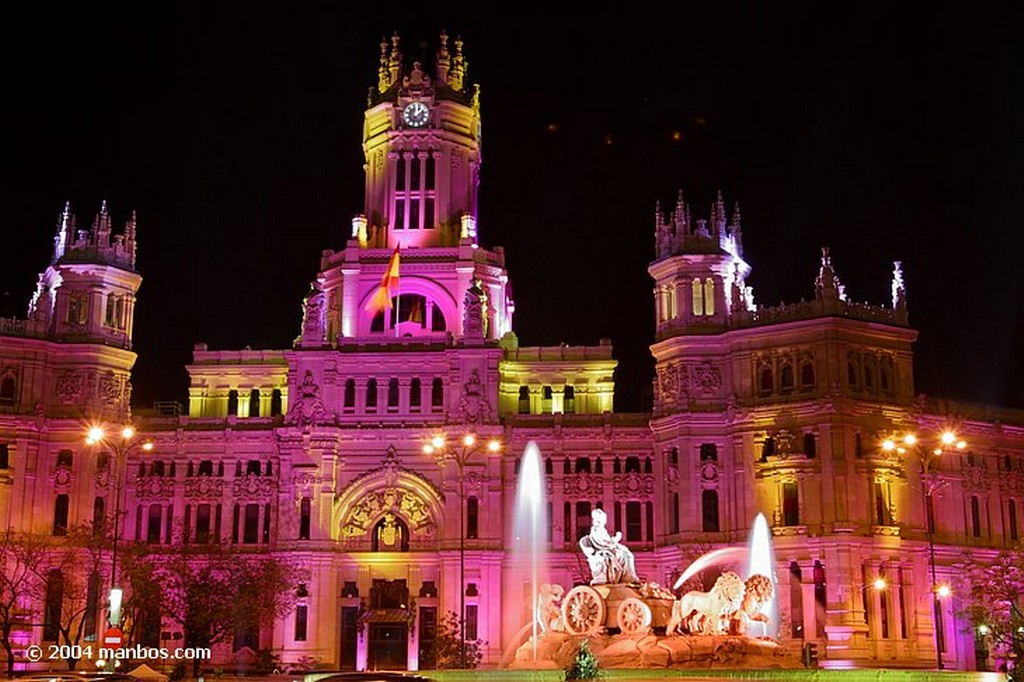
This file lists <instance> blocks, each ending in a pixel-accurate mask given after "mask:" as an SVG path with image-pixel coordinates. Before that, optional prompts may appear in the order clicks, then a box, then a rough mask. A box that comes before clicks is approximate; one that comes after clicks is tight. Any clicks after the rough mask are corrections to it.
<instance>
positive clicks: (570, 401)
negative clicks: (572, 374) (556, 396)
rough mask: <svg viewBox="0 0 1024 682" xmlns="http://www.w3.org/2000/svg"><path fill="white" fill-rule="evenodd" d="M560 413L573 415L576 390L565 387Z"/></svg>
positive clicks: (571, 387)
mask: <svg viewBox="0 0 1024 682" xmlns="http://www.w3.org/2000/svg"><path fill="white" fill-rule="evenodd" d="M562 411H563V412H565V413H566V414H574V413H575V412H576V388H575V387H573V386H566V387H565V394H564V395H563V401H562Z"/></svg>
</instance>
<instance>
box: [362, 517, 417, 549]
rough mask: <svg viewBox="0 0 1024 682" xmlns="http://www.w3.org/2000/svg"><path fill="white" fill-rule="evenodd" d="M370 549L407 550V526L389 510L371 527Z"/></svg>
mask: <svg viewBox="0 0 1024 682" xmlns="http://www.w3.org/2000/svg"><path fill="white" fill-rule="evenodd" d="M371 549H372V550H373V551H374V552H408V551H409V526H407V525H405V521H403V520H402V519H400V518H399V517H398V516H396V515H395V514H392V513H390V512H388V513H386V514H384V516H383V517H381V520H380V521H378V522H377V525H375V526H374V527H373V534H372V538H371Z"/></svg>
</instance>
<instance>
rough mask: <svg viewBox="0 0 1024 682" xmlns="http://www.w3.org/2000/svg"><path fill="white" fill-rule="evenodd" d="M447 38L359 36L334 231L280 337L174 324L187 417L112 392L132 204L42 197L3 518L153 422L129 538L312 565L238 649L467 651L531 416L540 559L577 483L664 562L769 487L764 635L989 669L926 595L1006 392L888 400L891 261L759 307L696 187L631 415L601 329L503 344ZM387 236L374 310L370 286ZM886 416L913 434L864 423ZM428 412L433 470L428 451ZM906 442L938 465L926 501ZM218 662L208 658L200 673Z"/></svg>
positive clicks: (50, 514) (48, 523) (663, 241)
mask: <svg viewBox="0 0 1024 682" xmlns="http://www.w3.org/2000/svg"><path fill="white" fill-rule="evenodd" d="M440 45H441V48H440V50H439V51H438V53H437V58H436V63H434V64H432V65H431V66H432V67H433V68H429V67H428V66H426V65H423V64H421V63H419V62H417V63H409V61H408V60H403V58H402V55H401V49H400V45H399V42H398V39H397V37H396V38H394V39H393V41H391V42H387V43H384V44H382V46H381V50H382V53H381V63H380V69H379V73H378V78H377V81H378V82H377V84H376V86H375V87H374V88H373V89H372V91H371V96H370V101H369V105H368V109H367V110H366V116H365V122H364V127H363V148H364V150H365V158H366V163H365V169H366V201H365V209H364V211H363V212H362V213H361V214H360V215H358V216H356V217H355V218H354V219H353V221H352V225H351V232H350V233H349V232H348V230H347V229H346V235H345V237H346V239H347V241H346V242H345V245H344V248H342V249H341V250H339V251H325V252H324V254H323V256H322V259H321V265H320V270H319V272H318V273H316V275H315V278H314V279H313V282H312V285H311V287H310V291H309V294H308V296H307V297H306V299H305V301H304V318H303V322H302V326H301V330H300V333H299V336H298V337H297V338H296V339H295V342H294V344H293V346H292V347H291V348H288V349H278V350H250V349H248V348H247V349H244V350H215V349H210V348H208V347H207V346H206V345H205V344H203V343H197V344H196V345H195V350H194V353H193V359H192V362H191V364H190V365H189V366H188V373H189V376H190V387H189V403H188V408H187V413H186V414H166V413H165V414H160V413H158V412H155V411H145V410H136V412H135V414H134V415H133V414H132V410H131V407H130V389H131V384H130V376H131V370H132V367H133V364H134V361H135V354H134V353H133V351H132V320H133V311H134V306H135V301H136V292H137V290H138V288H139V285H140V282H141V278H140V275H139V274H138V273H137V272H136V270H135V249H136V247H135V221H134V218H132V219H130V220H129V221H128V223H127V226H126V228H125V229H124V230H123V231H120V232H118V233H116V234H115V233H114V230H113V229H112V223H111V217H110V215H109V214H108V212H107V209H106V206H104V207H103V209H102V210H101V213H100V214H99V216H98V217H97V219H96V221H95V222H94V223H93V225H92V228H91V229H86V230H78V229H77V228H76V225H75V223H74V218H73V217H72V215H71V212H70V210H65V211H64V212H63V213H62V215H61V216H60V220H59V225H58V232H57V236H56V239H55V246H54V251H53V258H52V261H51V263H50V265H49V266H48V267H47V268H46V270H45V272H44V273H43V274H42V275H41V276H40V279H39V285H38V291H37V293H36V295H35V296H34V297H33V298H32V300H31V303H30V305H29V310H28V315H27V318H26V319H4V320H2V321H0V522H2V523H3V524H4V527H5V528H12V529H15V530H20V531H27V532H33V533H38V534H44V535H60V534H61V533H63V532H64V529H66V528H68V527H70V526H73V525H74V524H77V523H81V522H89V521H91V520H92V519H94V518H97V516H99V517H102V516H103V515H107V516H109V515H110V514H111V513H112V511H113V510H114V509H115V506H116V505H115V501H114V500H113V499H112V495H113V490H114V488H115V485H114V483H113V482H112V481H113V480H115V478H114V477H115V476H117V475H118V474H119V473H120V472H117V471H112V466H111V464H110V462H111V459H110V458H109V457H106V458H104V457H100V456H99V453H97V452H96V449H95V448H90V447H88V446H86V444H85V443H84V438H83V425H84V424H85V423H86V421H87V420H90V419H95V420H101V421H103V422H104V423H106V424H108V425H121V424H125V423H127V422H128V421H129V420H131V419H133V417H134V424H135V426H136V428H138V429H139V431H140V433H142V434H144V435H145V436H146V437H147V438H150V439H152V441H153V442H154V445H155V447H154V449H153V451H152V452H142V451H141V449H138V450H136V451H133V452H131V453H130V454H129V456H128V461H127V464H126V467H125V469H124V476H125V490H124V502H123V505H122V508H123V509H124V513H123V523H122V524H121V525H122V531H121V538H122V540H123V541H139V542H144V543H151V544H153V545H157V546H164V547H168V546H172V545H174V544H178V543H183V542H193V543H194V542H197V541H208V540H209V539H211V538H218V539H219V540H220V542H222V543H226V544H228V545H233V546H236V547H238V548H239V549H240V550H241V551H267V552H271V553H273V554H275V555H278V556H282V557H286V558H287V559H288V560H289V561H291V562H294V563H296V564H298V565H300V566H302V567H305V568H306V569H308V571H309V576H310V578H309V582H308V583H306V584H304V585H302V586H301V588H300V587H299V586H297V587H296V589H297V591H298V593H299V595H300V596H299V597H298V603H297V605H296V608H295V609H294V610H292V611H291V613H289V615H287V616H285V617H284V618H282V619H281V620H279V621H277V622H274V623H268V624H267V625H266V627H264V628H263V630H262V631H261V632H259V633H255V634H254V635H253V636H252V637H251V638H250V639H249V640H248V641H246V642H245V643H246V644H248V645H249V646H250V647H251V648H254V649H255V648H268V649H272V650H274V651H275V652H277V653H279V654H280V656H281V660H282V661H283V662H284V663H286V664H287V663H289V662H294V661H297V660H298V659H300V658H301V657H305V656H309V657H314V658H316V659H317V660H318V661H319V662H320V663H321V664H322V665H323V666H325V667H329V668H343V669H352V668H359V669H365V668H368V667H369V668H374V667H397V668H409V669H416V668H419V667H427V666H429V665H431V661H430V653H429V651H430V643H431V639H432V638H433V636H434V633H435V630H436V624H437V622H438V620H439V619H440V618H441V617H442V616H443V615H444V613H446V612H448V611H455V612H457V611H459V610H460V606H461V604H462V603H463V602H464V604H465V607H466V620H467V630H468V635H469V637H470V638H477V637H478V638H480V639H481V640H483V641H484V642H485V643H486V644H485V646H484V653H485V655H484V665H491V666H493V665H497V664H498V663H499V661H500V659H501V656H502V654H503V650H504V647H505V646H506V645H508V644H509V643H510V640H511V639H512V638H513V635H514V634H515V633H516V632H517V631H518V630H519V628H520V627H521V626H522V625H523V624H524V623H526V622H528V619H529V617H530V607H529V596H528V592H527V591H526V590H525V586H526V585H527V579H526V578H525V576H524V573H523V572H522V571H521V570H520V565H519V563H518V562H517V559H516V556H515V554H514V552H513V551H512V548H513V545H514V544H515V543H514V538H513V531H512V524H513V507H514V500H515V490H516V482H517V476H516V474H517V467H518V458H519V456H520V454H521V453H522V452H523V449H524V447H525V445H526V444H527V442H529V441H531V440H532V441H536V442H537V443H538V445H539V446H540V449H541V451H542V453H543V457H544V462H545V480H546V491H545V492H546V499H547V502H546V505H547V511H548V513H547V520H546V527H545V528H544V530H543V532H544V533H546V540H547V545H548V548H549V553H548V555H547V579H548V580H551V581H552V582H559V583H561V584H562V585H564V586H565V587H566V588H568V587H569V586H571V584H572V583H573V582H575V581H580V580H582V579H583V577H584V570H583V569H584V566H585V565H586V564H585V561H584V560H583V558H582V556H581V554H580V552H579V549H578V546H577V540H578V538H579V537H581V535H582V534H585V533H586V532H587V530H588V529H589V525H590V512H591V510H592V509H594V508H596V507H601V508H603V509H604V510H605V511H606V512H607V514H608V518H609V524H610V526H611V530H612V531H613V532H614V531H616V530H618V531H621V532H622V534H623V539H624V542H625V543H626V544H627V545H628V546H629V547H630V548H631V549H632V550H633V552H634V553H635V555H636V560H637V568H638V572H639V574H640V575H641V576H642V577H645V578H647V579H649V580H654V581H657V582H660V583H663V584H665V583H668V584H671V582H672V580H673V578H674V577H675V575H676V574H677V571H678V570H679V569H680V567H681V565H683V564H686V563H687V562H688V561H689V560H692V559H693V558H695V557H696V556H697V555H698V554H700V553H702V552H703V551H706V550H708V549H711V548H713V547H717V546H725V545H736V544H741V543H745V542H746V541H747V536H748V532H749V529H750V527H751V524H752V521H753V519H754V517H755V515H756V514H757V513H758V512H763V513H764V514H765V515H766V517H767V518H768V520H769V524H770V525H771V527H772V530H773V533H774V548H775V558H776V562H777V564H776V570H777V578H778V606H779V612H780V616H781V617H780V623H779V624H780V631H779V637H780V638H781V639H782V640H784V641H788V642H792V643H793V644H794V647H796V646H798V644H799V642H800V640H804V641H813V642H816V643H818V647H819V657H820V660H821V662H822V664H823V665H826V666H829V665H831V666H848V665H863V666H869V665H870V666H897V667H922V668H926V667H934V666H935V665H936V662H937V660H936V658H937V657H936V642H941V648H942V655H943V662H944V665H945V666H946V667H947V668H958V669H974V668H976V667H983V666H985V665H991V662H988V663H986V662H985V660H984V658H985V656H984V654H982V655H980V656H979V655H978V653H977V651H978V650H979V647H978V641H977V640H976V637H975V635H974V633H972V632H971V631H969V630H968V629H967V628H966V626H965V624H964V623H963V622H962V621H960V620H959V619H958V618H957V616H956V610H957V596H956V593H955V592H954V593H953V594H952V595H950V596H948V597H944V598H941V599H938V600H934V601H935V602H937V606H936V605H935V604H934V603H933V591H932V588H933V585H944V584H954V583H955V573H956V569H955V566H956V564H957V563H958V562H960V561H962V560H963V556H964V553H965V551H969V552H971V555H972V556H973V557H974V558H975V560H982V561H984V560H989V559H991V558H992V557H994V556H995V555H996V554H997V553H998V552H1000V551H1002V550H1006V549H1007V548H1009V547H1011V546H1013V545H1015V544H1016V543H1017V540H1018V536H1019V533H1020V532H1022V528H1021V526H1022V524H1024V517H1022V516H1021V513H1022V507H1024V414H1021V413H1020V412H1011V411H1008V410H1002V411H1000V410H999V409H997V408H993V407H991V406H988V407H984V406H982V407H978V406H970V405H967V404H943V405H941V406H939V405H936V404H933V403H929V402H924V401H920V400H917V399H916V398H915V393H914V385H913V358H912V352H911V347H912V344H913V342H914V340H915V337H916V332H915V331H914V330H913V329H912V328H911V327H910V326H909V324H908V316H907V305H906V295H905V290H904V285H903V281H902V275H901V272H900V268H899V264H897V265H896V267H895V269H894V273H893V279H892V301H891V303H889V304H887V305H884V306H882V305H877V306H876V305H868V304H865V303H857V302H854V301H853V300H852V299H851V298H849V297H848V295H847V293H846V292H845V291H844V287H843V285H842V284H841V283H840V280H839V277H838V275H837V272H836V269H835V268H834V267H833V265H832V262H831V260H830V256H829V254H828V252H827V251H825V252H824V253H823V256H822V260H821V268H820V274H819V276H818V278H817V280H816V281H815V282H813V283H811V282H809V283H808V285H809V286H808V291H809V294H810V293H813V297H812V298H810V300H807V301H801V302H800V303H796V304H792V305H782V306H779V307H764V306H757V305H755V304H754V300H753V293H752V290H751V288H750V287H749V286H748V285H747V284H746V282H747V281H748V277H749V274H750V267H749V265H748V264H747V262H746V261H745V260H744V255H743V247H742V236H741V229H740V216H739V213H738V210H735V211H728V210H727V209H726V207H725V205H724V204H723V202H722V200H721V198H720V197H719V199H718V200H717V201H715V202H713V204H712V208H711V210H710V214H709V215H707V217H706V218H705V217H700V218H697V217H694V216H691V212H690V209H689V208H688V206H687V205H686V204H685V202H683V201H682V199H681V198H680V200H679V201H678V203H676V205H675V206H674V208H673V209H672V210H671V211H667V212H664V211H660V210H659V212H658V214H657V216H656V224H655V233H656V239H655V241H656V257H655V260H654V261H653V263H652V264H651V265H650V268H649V273H650V276H651V277H652V278H653V280H654V305H655V309H656V320H657V327H656V330H655V335H656V336H655V342H654V344H653V345H652V346H651V350H652V352H653V354H654V357H655V359H656V377H655V379H654V396H655V397H654V406H653V412H652V413H644V414H617V413H614V412H613V409H612V408H613V395H614V380H613V376H614V371H615V368H616V361H615V360H614V358H613V353H612V347H611V345H610V343H609V342H607V341H604V340H602V341H601V342H600V343H599V344H598V345H593V346H566V345H562V346H553V347H536V346H525V345H519V342H518V340H517V338H516V336H515V334H514V333H513V332H512V330H513V325H512V318H513V311H514V305H513V299H512V291H511V288H510V284H509V277H508V273H507V271H506V267H505V257H504V253H503V251H502V250H501V248H499V247H494V248H492V249H489V248H486V247H485V246H484V245H483V243H482V242H481V241H480V240H479V239H478V228H477V219H476V217H477V187H478V178H479V169H480V163H481V148H480V123H481V116H480V105H479V99H478V93H477V90H476V89H475V88H474V87H472V86H471V85H470V83H469V81H468V80H467V72H466V61H465V58H464V56H463V53H462V45H461V42H460V41H452V42H451V44H449V43H448V41H447V40H446V39H445V38H444V37H443V36H442V40H441V43H440ZM428 71H429V72H428ZM481 234H482V231H481ZM399 247H400V265H399V273H400V286H399V288H398V289H397V290H396V291H394V292H393V294H394V298H393V306H392V308H391V309H384V310H383V311H374V310H372V309H367V305H366V304H367V301H368V300H369V299H370V298H371V297H372V296H373V294H374V292H375V291H377V290H378V287H379V286H380V285H381V282H382V278H383V276H384V274H385V271H386V270H387V268H388V263H389V259H390V258H391V256H392V255H393V253H394V251H395V249H396V248H399ZM812 285H813V286H812ZM953 417H955V418H956V420H957V421H956V424H955V426H956V428H957V430H958V436H957V438H958V439H960V438H962V439H964V440H966V442H967V445H966V447H962V448H959V449H958V448H957V447H956V445H955V443H949V444H942V446H943V447H945V450H944V452H943V454H942V456H941V457H938V458H937V459H936V460H935V461H934V462H931V461H930V458H929V457H928V455H929V453H931V448H932V447H933V446H932V444H931V442H932V441H933V440H934V439H935V438H937V437H938V434H939V433H940V432H941V430H942V429H943V428H945V427H947V425H948V420H949V419H950V418H953ZM908 432H914V433H916V434H917V436H918V438H919V439H920V440H919V442H918V443H916V444H913V445H910V444H906V443H905V442H904V441H903V440H900V441H899V442H898V444H899V447H898V448H897V449H892V450H886V449H884V448H883V447H882V446H881V439H882V438H884V437H885V436H886V435H890V434H897V433H898V434H903V433H908ZM439 433H442V434H445V435H446V437H447V442H446V445H445V448H444V449H443V450H442V451H441V454H443V455H446V456H447V457H446V459H444V461H443V462H442V465H441V466H439V464H438V461H437V459H436V455H437V454H438V453H434V455H428V454H426V453H425V452H424V449H423V446H424V444H425V443H427V442H428V441H429V440H430V439H431V438H432V437H433V436H435V435H436V434H439ZM467 433H472V434H474V435H475V437H476V439H477V441H476V443H475V444H474V445H473V446H470V447H467V446H465V445H464V444H463V443H462V441H461V438H462V436H463V435H464V434H467ZM489 439H499V440H500V441H501V449H500V451H498V452H491V451H489V450H487V449H486V448H485V447H482V446H483V444H484V443H485V442H487V441H488V440H489ZM936 442H937V441H936ZM947 445H948V447H946V446H947ZM462 455H465V456H466V457H465V461H464V466H461V467H460V466H458V464H457V463H456V461H455V457H456V456H462ZM925 460H929V461H930V463H931V469H930V471H931V472H933V473H934V474H936V475H937V476H939V477H941V480H942V482H943V485H942V486H941V487H940V489H938V490H937V491H936V492H935V495H934V496H933V504H932V505H931V507H932V514H931V515H930V519H929V515H928V514H926V509H927V507H928V505H927V504H926V503H925V499H926V496H925V494H924V493H923V491H925V490H926V489H929V488H927V487H926V485H925V484H927V483H929V481H931V480H932V477H931V476H923V470H922V467H921V466H920V462H922V461H925ZM460 484H461V485H460ZM929 540H931V541H932V543H931V544H932V547H933V549H934V553H933V554H932V553H931V552H929ZM933 555H934V567H935V575H936V579H935V581H934V583H933V580H932V577H931V568H932V565H933V564H932V556H933ZM463 573H464V575H463ZM878 579H882V581H884V587H883V588H882V589H876V588H875V582H876V581H877V580H878ZM880 585H881V584H880ZM524 595H525V596H524ZM21 607H22V608H23V609H24V612H25V613H27V614H35V615H34V616H33V617H31V618H28V617H26V619H25V623H26V625H24V628H23V631H22V632H21V634H20V635H19V636H21V637H22V640H20V641H23V642H24V643H25V644H26V645H27V644H29V643H38V642H41V641H43V638H44V635H45V634H46V632H45V630H46V628H45V626H44V625H43V620H44V615H42V612H43V611H44V610H45V609H44V608H43V605H42V604H39V603H29V601H28V600H27V599H26V601H25V603H22V604H21ZM935 612H938V614H939V619H940V620H939V622H938V626H939V631H938V632H936V625H937V623H936V621H935V618H934V615H933V614H934V613H935ZM33 624H35V625H33ZM163 629H164V630H165V632H164V633H162V634H163V635H164V636H165V637H167V638H175V637H176V636H177V633H174V632H172V630H173V629H174V627H173V626H172V625H171V623H170V621H169V620H167V619H165V620H164V622H163ZM981 649H982V650H983V647H982V648H981ZM16 653H17V652H16ZM237 655H238V654H237V652H236V647H235V646H232V643H230V642H229V643H225V644H223V645H220V646H219V647H218V648H217V650H216V656H217V662H218V664H221V663H223V664H228V663H230V662H231V661H232V660H234V659H235V658H236V657H237Z"/></svg>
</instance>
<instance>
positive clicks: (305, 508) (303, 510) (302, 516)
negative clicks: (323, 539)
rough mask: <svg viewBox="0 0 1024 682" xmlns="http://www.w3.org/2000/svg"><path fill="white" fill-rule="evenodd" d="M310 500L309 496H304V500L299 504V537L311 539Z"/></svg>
mask: <svg viewBox="0 0 1024 682" xmlns="http://www.w3.org/2000/svg"><path fill="white" fill-rule="evenodd" d="M310 505H311V503H310V500H309V498H308V497H303V498H302V502H301V503H300V505H299V539H300V540H308V539H309V526H310V515H311V510H310Z"/></svg>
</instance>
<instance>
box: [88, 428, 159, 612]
mask: <svg viewBox="0 0 1024 682" xmlns="http://www.w3.org/2000/svg"><path fill="white" fill-rule="evenodd" d="M137 435H138V434H137V433H136V431H135V427H133V426H131V425H130V424H129V425H127V426H123V427H121V429H120V430H119V431H117V433H116V434H109V433H107V431H106V429H104V428H103V427H102V426H92V427H90V428H89V430H88V431H87V432H86V434H85V443H86V445H98V446H103V447H105V448H108V449H109V450H110V451H111V452H113V453H114V538H113V549H112V550H111V554H110V610H109V612H108V620H109V621H110V626H111V627H116V626H117V625H118V623H120V621H121V595H122V592H121V589H120V588H119V587H118V586H117V541H118V537H119V535H120V522H121V491H122V490H123V489H124V475H125V471H124V468H125V466H126V464H127V457H128V453H130V452H131V451H132V450H135V449H136V448H140V449H142V450H145V451H146V452H149V451H151V450H152V449H153V442H152V441H149V440H139V439H137V438H136V436H137Z"/></svg>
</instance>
